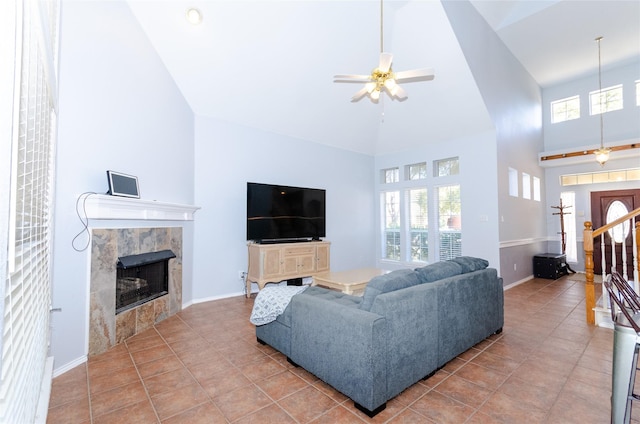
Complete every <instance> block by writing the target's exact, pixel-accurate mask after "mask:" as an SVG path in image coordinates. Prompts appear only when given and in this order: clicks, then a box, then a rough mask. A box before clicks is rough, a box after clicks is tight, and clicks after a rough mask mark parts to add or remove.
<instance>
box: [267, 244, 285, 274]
mask: <svg viewBox="0 0 640 424" xmlns="http://www.w3.org/2000/svg"><path fill="white" fill-rule="evenodd" d="M263 254H264V256H263V263H262V266H263V267H264V268H263V270H262V271H263V272H262V275H263V277H269V276H273V275H275V276H277V275H279V274H280V273H281V271H280V263H281V262H282V260H281V259H280V249H267V250H265V251H264V253H263Z"/></svg>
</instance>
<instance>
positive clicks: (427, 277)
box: [416, 261, 462, 284]
mask: <svg viewBox="0 0 640 424" xmlns="http://www.w3.org/2000/svg"><path fill="white" fill-rule="evenodd" d="M416 274H417V275H418V278H419V279H420V283H421V284H422V283H432V282H434V281H438V280H442V279H443V278H449V277H453V276H456V275H460V274H462V267H461V266H460V265H458V264H457V263H455V262H452V261H440V262H434V263H432V264H429V265H427V266H423V267H422V268H416Z"/></svg>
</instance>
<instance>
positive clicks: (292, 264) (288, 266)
mask: <svg viewBox="0 0 640 424" xmlns="http://www.w3.org/2000/svg"><path fill="white" fill-rule="evenodd" d="M282 272H283V273H284V274H285V275H288V274H297V273H298V258H297V257H295V256H289V257H285V258H284V261H283V268H282Z"/></svg>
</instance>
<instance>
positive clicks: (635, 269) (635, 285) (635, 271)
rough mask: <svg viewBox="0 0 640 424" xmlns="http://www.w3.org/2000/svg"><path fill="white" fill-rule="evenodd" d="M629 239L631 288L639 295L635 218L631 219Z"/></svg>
mask: <svg viewBox="0 0 640 424" xmlns="http://www.w3.org/2000/svg"><path fill="white" fill-rule="evenodd" d="M631 239H632V240H633V252H632V253H633V255H632V256H633V264H632V265H633V288H634V290H635V291H636V293H640V288H639V287H638V280H639V279H640V278H638V243H637V242H636V217H635V216H634V217H633V218H632V219H631Z"/></svg>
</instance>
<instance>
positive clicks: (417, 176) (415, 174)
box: [406, 162, 427, 180]
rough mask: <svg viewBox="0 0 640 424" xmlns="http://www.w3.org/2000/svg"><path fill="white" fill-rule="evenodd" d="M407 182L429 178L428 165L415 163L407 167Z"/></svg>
mask: <svg viewBox="0 0 640 424" xmlns="http://www.w3.org/2000/svg"><path fill="white" fill-rule="evenodd" d="M406 174H407V177H406V178H407V180H424V179H426V178H427V163H426V162H421V163H414V164H413V165H407V166H406Z"/></svg>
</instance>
